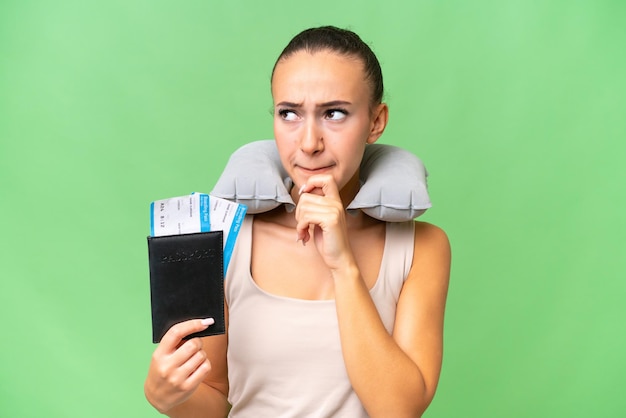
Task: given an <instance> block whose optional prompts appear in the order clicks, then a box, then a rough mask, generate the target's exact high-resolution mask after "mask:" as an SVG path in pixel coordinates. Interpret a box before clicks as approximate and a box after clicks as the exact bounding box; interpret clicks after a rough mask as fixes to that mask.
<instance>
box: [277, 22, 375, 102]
mask: <svg viewBox="0 0 626 418" xmlns="http://www.w3.org/2000/svg"><path fill="white" fill-rule="evenodd" d="M302 50H304V51H306V52H309V53H315V52H319V51H323V50H328V51H332V52H336V53H338V54H341V55H345V56H349V57H355V58H357V59H359V60H360V61H361V62H362V63H363V69H364V71H365V76H366V79H367V80H368V81H369V83H370V85H371V86H372V103H374V104H379V103H381V102H382V100H383V92H384V87H383V74H382V71H381V69H380V63H379V62H378V58H376V55H375V54H374V52H373V51H372V50H371V48H370V47H369V46H368V45H367V44H366V43H365V42H363V40H361V38H360V37H359V35H357V34H356V33H354V32H352V31H350V30H347V29H340V28H337V27H334V26H322V27H318V28H310V29H306V30H304V31H302V32H300V33H299V34H297V35H296V36H295V37H294V38H293V39H292V40H291V41H290V42H289V43H288V44H287V46H286V47H285V49H283V52H281V54H280V55H279V56H278V59H277V60H276V63H275V64H274V68H273V69H272V79H273V78H274V70H276V65H278V63H279V62H280V61H281V60H284V59H286V58H288V57H289V56H291V55H292V54H294V53H296V52H298V51H302Z"/></svg>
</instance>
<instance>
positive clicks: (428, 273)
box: [296, 175, 450, 417]
mask: <svg viewBox="0 0 626 418" xmlns="http://www.w3.org/2000/svg"><path fill="white" fill-rule="evenodd" d="M314 188H317V189H318V190H321V191H322V193H323V196H319V195H313V194H309V193H308V191H310V190H313V189H314ZM302 190H303V192H304V193H305V194H303V195H301V196H300V200H299V202H298V205H297V207H296V220H297V222H298V224H297V227H296V229H297V234H298V238H299V239H302V240H303V242H306V241H308V240H310V239H311V238H313V242H314V243H315V246H316V248H317V249H318V251H319V253H320V255H321V256H322V258H323V259H324V262H325V263H326V265H327V266H328V268H329V269H330V271H331V274H332V277H333V281H334V286H335V301H336V307H337V317H338V321H339V332H340V338H341V347H342V351H343V356H344V361H345V364H346V368H347V371H348V376H349V378H350V382H351V383H352V386H353V388H354V390H355V392H356V393H357V395H358V396H359V399H360V400H361V402H362V403H363V405H364V406H365V409H366V410H367V412H368V413H369V414H370V415H371V416H372V417H388V416H393V417H418V416H421V414H422V413H423V412H424V410H425V409H426V408H427V407H428V405H429V404H430V402H431V400H432V398H433V396H434V393H435V389H436V387H437V383H438V380H439V373H440V370H441V361H442V350H443V317H444V308H445V301H446V296H447V291H448V280H449V276H450V245H449V242H448V238H447V236H446V234H445V233H444V232H443V231H442V230H441V229H439V228H437V227H435V226H433V225H430V224H426V223H421V222H416V223H415V247H414V257H413V264H412V267H411V270H410V272H409V276H408V278H407V279H406V281H405V283H404V286H403V288H402V291H401V294H400V298H399V301H398V306H397V311H396V321H395V326H394V330H393V335H389V333H388V332H387V330H386V329H385V327H384V325H383V323H382V321H381V319H380V316H379V315H378V311H377V310H376V306H375V305H374V302H373V301H372V298H371V296H370V293H369V290H368V288H367V286H366V284H365V282H364V280H363V278H362V276H361V273H360V271H359V268H358V266H357V263H356V261H355V257H354V254H353V253H352V250H351V248H350V244H349V240H348V229H347V223H346V215H345V210H344V208H343V205H342V203H341V199H340V197H339V193H338V190H337V186H336V184H335V183H334V180H333V179H332V177H330V176H326V175H319V176H312V177H311V178H309V180H308V182H307V185H306V186H305V187H303V189H302ZM311 225H314V226H315V229H316V232H315V233H314V235H313V237H311V235H310V233H309V226H311Z"/></svg>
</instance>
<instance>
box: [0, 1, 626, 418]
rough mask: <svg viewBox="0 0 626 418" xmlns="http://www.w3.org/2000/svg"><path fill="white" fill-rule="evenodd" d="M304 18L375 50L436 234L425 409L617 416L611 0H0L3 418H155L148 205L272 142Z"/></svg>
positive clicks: (622, 149) (620, 349) (625, 369)
mask: <svg viewBox="0 0 626 418" xmlns="http://www.w3.org/2000/svg"><path fill="white" fill-rule="evenodd" d="M322 24H334V25H338V26H343V27H349V28H351V29H353V30H355V31H356V32H358V33H359V34H360V35H361V36H362V37H363V38H364V39H365V40H366V41H368V42H369V43H370V44H371V45H372V47H373V49H374V50H375V51H376V52H377V54H378V56H379V58H380V61H381V63H382V65H383V70H384V74H385V81H386V88H387V94H386V99H387V102H388V103H389V105H390V111H391V118H390V125H389V127H388V129H387V131H386V133H385V135H384V136H383V138H382V139H381V141H382V142H384V143H391V144H396V145H400V146H403V147H405V148H408V149H410V150H412V151H413V152H415V153H416V154H418V155H419V156H420V157H421V158H422V160H423V161H424V162H425V164H426V166H427V168H428V169H429V171H430V173H431V176H430V178H429V185H430V193H431V198H432V200H433V203H434V206H433V208H432V209H431V210H429V211H428V212H427V213H426V214H425V215H424V216H423V218H422V219H423V220H427V221H429V222H433V223H435V224H437V225H440V226H441V227H443V228H444V229H445V230H446V231H447V232H448V234H449V236H450V239H451V242H452V245H453V258H454V259H453V269H452V279H451V287H450V293H449V299H448V310H447V316H446V329H445V340H446V345H445V358H444V366H443V371H442V377H441V382H440V386H439V389H438V392H437V395H436V397H435V400H434V402H433V404H432V406H431V408H430V409H429V410H428V412H427V414H426V416H427V417H429V418H435V417H619V416H624V414H625V413H626V397H624V396H623V391H624V376H625V375H626V337H625V331H626V327H625V326H624V322H625V320H626V308H625V307H624V299H625V296H626V284H625V279H626V274H625V273H626V266H625V260H626V251H625V250H626V245H625V244H624V233H625V232H626V225H625V221H624V213H623V209H624V206H625V204H626V198H625V193H624V191H625V190H624V189H625V188H624V185H623V182H624V177H625V176H624V168H623V167H624V159H625V157H626V146H625V145H624V143H625V141H626V123H625V119H626V3H624V2H623V1H619V0H615V1H610V0H604V1H602V0H588V1H576V0H573V1H534V0H527V1H522V0H516V1H424V0H420V1H398V2H393V1H386V2H362V1H346V0H341V1H316V2H299V3H290V2H284V1H280V2H279V1H258V2H256V1H248V2H244V1H230V2H216V1H209V0H204V1H200V0H193V1H191V0H190V1H176V2H174V1H155V0H143V1H132V0H131V1H121V0H108V1H100V2H95V1H85V0H57V1H27V0H21V1H20V0H3V1H1V2H0V193H1V195H0V208H1V209H0V211H1V212H0V222H1V223H0V233H1V237H2V238H1V240H0V274H1V278H0V318H1V320H2V326H1V328H0V333H1V335H2V337H1V342H0V344H1V345H0V416H3V417H151V416H158V414H157V413H156V412H154V411H153V410H151V408H150V406H149V405H148V404H147V402H146V401H145V399H144V397H143V379H144V377H145V373H146V370H147V366H148V363H149V361H150V355H151V352H152V350H153V349H154V346H153V345H152V344H151V342H150V341H151V340H150V338H151V334H150V333H151V331H150V301H149V288H148V270H147V247H146V235H147V233H148V232H149V225H148V222H149V217H148V205H149V203H150V202H151V201H152V200H156V199H162V198H167V197H172V196H179V195H183V194H187V193H189V192H192V191H199V192H209V191H210V190H211V188H212V186H213V185H214V183H215V181H216V180H217V177H218V175H219V173H220V172H221V170H222V169H223V167H224V164H225V163H226V160H227V158H228V156H229V155H230V153H231V152H232V151H234V150H235V149H236V148H237V147H239V146H240V145H242V144H244V143H247V142H250V141H253V140H257V139H265V138H271V137H272V119H271V116H270V113H269V109H270V107H271V96H270V92H269V76H270V70H271V67H272V65H273V62H274V60H275V58H276V56H277V55H278V53H279V52H280V50H281V49H282V48H283V46H284V45H285V44H286V42H287V41H288V40H289V39H290V38H291V37H292V36H293V35H294V34H296V33H297V32H299V31H300V30H301V29H304V28H306V27H309V26H317V25H322ZM391 416H393V414H392V413H390V417H391Z"/></svg>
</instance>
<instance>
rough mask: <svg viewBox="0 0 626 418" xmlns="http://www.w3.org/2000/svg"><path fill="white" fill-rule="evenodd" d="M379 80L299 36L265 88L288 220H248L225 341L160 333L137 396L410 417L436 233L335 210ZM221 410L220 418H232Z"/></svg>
mask: <svg viewBox="0 0 626 418" xmlns="http://www.w3.org/2000/svg"><path fill="white" fill-rule="evenodd" d="M382 95H383V81H382V75H381V71H380V66H379V63H378V60H377V59H376V56H375V55H374V54H373V52H372V51H371V50H370V48H369V47H368V46H367V45H366V44H365V43H363V42H362V41H361V39H360V38H359V37H358V36H357V35H356V34H354V33H353V32H350V31H346V30H341V29H338V28H334V27H322V28H314V29H309V30H306V31H304V32H302V33H300V34H299V35H297V36H296V37H295V38H294V39H292V41H291V42H290V43H289V45H287V47H286V48H285V50H284V51H283V52H282V54H281V55H280V57H279V58H278V60H277V62H276V65H275V67H274V71H273V74H272V96H273V99H274V133H275V138H276V144H277V148H278V152H279V154H280V158H281V162H282V164H283V166H284V168H285V170H286V171H287V173H288V174H289V176H290V178H291V179H292V180H293V182H294V187H293V189H292V190H291V195H292V197H293V200H294V202H296V209H295V210H294V211H293V212H287V211H286V210H285V209H284V208H282V207H279V208H277V209H275V210H273V211H270V212H267V213H263V214H259V215H255V216H248V217H247V218H246V220H245V222H244V225H243V226H242V230H241V232H240V235H239V238H238V242H237V246H236V249H235V253H234V254H233V258H232V259H231V264H230V268H229V271H228V275H227V277H226V279H225V289H226V305H227V306H226V311H227V312H226V313H227V321H228V322H227V323H228V325H227V334H226V335H224V336H215V337H206V338H203V339H198V338H196V339H191V340H186V341H185V340H183V337H184V336H186V335H188V334H191V333H193V332H197V331H199V330H202V329H204V328H206V327H207V326H210V323H211V320H191V321H187V322H183V323H180V324H177V325H175V326H173V327H172V328H171V329H170V330H169V331H168V333H167V334H166V335H165V337H164V338H163V340H162V342H161V343H160V345H159V346H158V347H157V349H156V350H155V352H154V355H153V357H152V362H151V364H150V369H149V372H148V377H147V379H146V383H145V393H146V397H147V399H148V401H149V402H150V403H151V404H152V405H153V406H154V407H155V408H156V409H158V410H159V411H160V412H162V413H165V414H167V415H169V416H172V417H196V416H198V417H200V416H206V417H225V416H227V415H229V413H230V415H231V416H233V417H283V416H284V417H307V416H315V417H321V416H324V417H331V416H341V417H365V416H371V417H419V416H421V414H422V413H423V412H424V410H425V409H426V408H427V406H428V405H429V403H430V402H431V400H432V398H433V396H434V394H435V389H436V387H437V383H438V380H439V374H440V370H441V361H442V345H443V319H444V307H445V301H446V295H447V289H448V280H449V270H450V246H449V243H448V239H447V237H446V235H445V233H444V232H443V231H442V230H441V229H439V228H437V227H435V226H433V225H430V224H428V223H424V222H415V221H410V222H399V223H386V222H381V221H378V220H376V219H373V218H371V217H368V216H367V215H365V214H364V213H359V214H357V215H352V214H347V213H346V210H345V207H346V206H347V205H348V204H349V203H350V202H351V201H352V199H353V198H354V196H355V195H356V193H357V191H358V190H359V186H360V184H359V165H360V162H361V159H362V157H363V153H364V150H365V147H366V146H367V144H371V143H374V142H375V141H376V140H377V139H378V138H379V137H380V136H381V135H382V133H383V131H384V129H385V126H386V125H387V119H388V108H387V105H386V104H384V103H382ZM231 408H232V409H231Z"/></svg>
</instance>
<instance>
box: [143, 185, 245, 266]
mask: <svg viewBox="0 0 626 418" xmlns="http://www.w3.org/2000/svg"><path fill="white" fill-rule="evenodd" d="M246 211H247V207H246V206H245V205H242V204H240V203H235V202H231V201H229V200H225V199H221V198H218V197H215V196H210V195H208V194H205V193H192V194H190V195H187V196H179V197H172V198H170V199H163V200H155V201H154V202H152V203H151V204H150V235H151V236H153V237H160V236H164V235H180V234H193V233H196V232H209V231H223V235H224V274H226V269H227V268H228V263H229V262H230V257H231V255H232V253H233V249H234V247H235V241H236V240H237V235H238V234H239V229H240V228H241V224H242V223H243V219H244V216H245V215H246Z"/></svg>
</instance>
